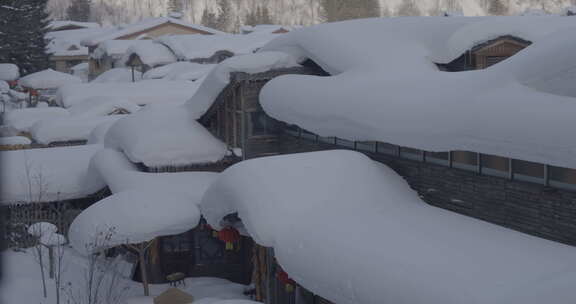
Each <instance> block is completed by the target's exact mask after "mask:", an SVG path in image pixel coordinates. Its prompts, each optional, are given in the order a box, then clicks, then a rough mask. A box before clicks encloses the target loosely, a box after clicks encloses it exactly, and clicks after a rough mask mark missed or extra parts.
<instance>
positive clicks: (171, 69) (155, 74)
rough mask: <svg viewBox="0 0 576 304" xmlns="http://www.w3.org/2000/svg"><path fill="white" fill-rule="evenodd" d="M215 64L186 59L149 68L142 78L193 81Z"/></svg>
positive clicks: (205, 73)
mask: <svg viewBox="0 0 576 304" xmlns="http://www.w3.org/2000/svg"><path fill="white" fill-rule="evenodd" d="M215 66H216V65H215V64H199V63H193V62H188V61H178V62H174V63H170V64H167V65H164V66H160V67H157V68H154V69H151V70H149V71H147V72H146V73H144V75H143V76H142V77H143V78H144V79H165V80H190V81H195V80H198V79H200V78H202V77H204V76H206V75H207V74H208V73H210V71H212V69H213V68H214V67H215Z"/></svg>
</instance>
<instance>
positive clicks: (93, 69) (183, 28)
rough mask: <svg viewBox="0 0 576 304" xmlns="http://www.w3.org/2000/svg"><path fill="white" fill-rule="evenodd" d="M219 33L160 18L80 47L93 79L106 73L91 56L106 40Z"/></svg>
mask: <svg viewBox="0 0 576 304" xmlns="http://www.w3.org/2000/svg"><path fill="white" fill-rule="evenodd" d="M219 33H222V32H220V31H217V30H214V29H211V28H207V27H204V26H201V25H195V24H190V23H187V22H184V21H182V20H179V19H176V18H168V17H160V18H150V19H145V20H143V21H140V22H137V23H134V24H130V25H128V26H125V27H121V28H115V29H112V30H110V31H107V32H106V33H104V34H102V35H98V36H95V37H92V38H89V39H85V40H83V41H82V45H84V46H86V47H88V49H89V53H90V54H91V56H90V77H91V78H93V77H95V76H97V75H99V74H101V73H102V72H104V71H106V70H107V69H106V68H107V67H108V65H103V64H102V63H101V62H98V59H99V58H98V56H96V57H94V56H93V55H92V54H93V53H94V51H95V50H96V48H97V47H98V45H99V44H100V43H102V42H105V41H108V40H142V39H153V38H156V37H160V36H163V35H213V34H219ZM126 49H127V48H126ZM126 49H124V51H126ZM122 54H123V53H122ZM112 67H113V66H112ZM112 67H110V68H112Z"/></svg>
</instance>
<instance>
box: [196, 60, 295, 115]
mask: <svg viewBox="0 0 576 304" xmlns="http://www.w3.org/2000/svg"><path fill="white" fill-rule="evenodd" d="M298 66H300V65H299V64H298V62H297V60H296V59H294V57H292V56H290V55H288V54H286V53H282V52H260V53H255V54H249V55H241V56H234V57H231V58H228V59H226V60H224V61H223V62H221V63H220V64H218V65H217V66H216V67H215V68H213V69H212V70H211V71H210V73H209V74H208V75H207V76H206V78H205V79H204V80H203V81H202V82H201V84H200V86H199V87H198V90H197V91H196V93H195V94H194V96H192V98H190V100H188V102H186V107H187V109H188V111H189V112H190V114H191V115H192V117H193V118H194V119H198V118H200V117H201V116H202V115H203V114H204V113H205V112H206V111H208V109H209V108H210V106H211V105H212V103H213V102H214V101H215V100H216V98H217V97H218V95H219V94H220V92H221V91H222V90H223V89H224V88H225V87H226V86H227V85H228V84H229V83H230V74H231V73H234V72H243V73H248V74H256V73H262V72H266V71H269V70H274V69H282V68H291V67H298Z"/></svg>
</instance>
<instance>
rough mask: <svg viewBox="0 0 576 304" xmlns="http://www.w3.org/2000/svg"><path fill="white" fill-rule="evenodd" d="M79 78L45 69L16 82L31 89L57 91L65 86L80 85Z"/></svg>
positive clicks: (80, 80)
mask: <svg viewBox="0 0 576 304" xmlns="http://www.w3.org/2000/svg"><path fill="white" fill-rule="evenodd" d="M81 82H82V79H80V78H79V77H76V76H73V75H70V74H66V73H62V72H58V71H54V70H52V69H47V70H44V71H40V72H36V73H32V74H29V75H26V76H24V77H22V78H20V79H19V80H18V84H19V85H21V86H23V87H26V88H32V89H57V88H59V87H61V86H63V85H65V84H70V83H81Z"/></svg>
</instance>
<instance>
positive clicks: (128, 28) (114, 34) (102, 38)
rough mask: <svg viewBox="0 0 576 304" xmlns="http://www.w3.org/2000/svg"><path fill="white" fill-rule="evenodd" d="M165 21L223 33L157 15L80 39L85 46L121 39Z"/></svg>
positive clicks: (190, 27)
mask: <svg viewBox="0 0 576 304" xmlns="http://www.w3.org/2000/svg"><path fill="white" fill-rule="evenodd" d="M167 23H171V24H176V25H179V26H183V27H186V28H189V29H191V30H193V31H198V32H202V33H205V34H223V32H220V31H218V30H215V29H211V28H208V27H205V26H201V25H197V24H191V23H187V22H184V21H182V20H179V19H175V18H168V17H159V18H148V19H144V20H142V21H140V22H136V23H133V24H129V25H124V26H118V27H116V28H114V29H111V30H109V31H108V32H106V33H103V34H101V35H97V36H95V37H90V38H87V39H85V40H83V41H82V44H83V45H85V46H95V45H97V44H99V43H101V42H106V41H110V40H114V39H122V38H124V37H126V36H130V35H134V34H137V33H139V32H144V31H147V30H149V29H152V28H155V27H158V26H160V25H162V24H167Z"/></svg>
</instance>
